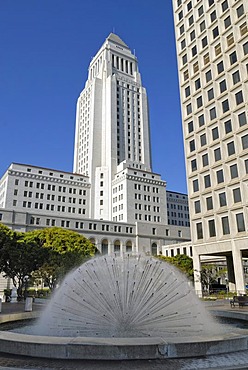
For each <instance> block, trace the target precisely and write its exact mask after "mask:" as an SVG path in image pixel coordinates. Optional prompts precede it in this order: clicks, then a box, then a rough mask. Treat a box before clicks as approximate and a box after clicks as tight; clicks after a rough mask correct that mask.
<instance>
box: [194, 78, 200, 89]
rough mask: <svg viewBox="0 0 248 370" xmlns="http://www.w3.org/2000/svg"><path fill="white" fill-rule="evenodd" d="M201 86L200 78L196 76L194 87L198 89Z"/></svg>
mask: <svg viewBox="0 0 248 370" xmlns="http://www.w3.org/2000/svg"><path fill="white" fill-rule="evenodd" d="M200 88H201V80H200V79H199V78H198V79H197V80H195V89H196V90H198V89H200Z"/></svg>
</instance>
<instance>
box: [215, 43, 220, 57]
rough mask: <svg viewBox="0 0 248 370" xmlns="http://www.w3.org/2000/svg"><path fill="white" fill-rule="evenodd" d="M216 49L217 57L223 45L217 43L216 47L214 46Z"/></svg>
mask: <svg viewBox="0 0 248 370" xmlns="http://www.w3.org/2000/svg"><path fill="white" fill-rule="evenodd" d="M214 50H215V56H216V57H217V56H218V55H220V54H221V45H220V44H217V45H216V46H215V47H214Z"/></svg>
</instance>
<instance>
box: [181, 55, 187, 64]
mask: <svg viewBox="0 0 248 370" xmlns="http://www.w3.org/2000/svg"><path fill="white" fill-rule="evenodd" d="M182 62H183V64H186V63H187V54H185V55H183V57H182Z"/></svg>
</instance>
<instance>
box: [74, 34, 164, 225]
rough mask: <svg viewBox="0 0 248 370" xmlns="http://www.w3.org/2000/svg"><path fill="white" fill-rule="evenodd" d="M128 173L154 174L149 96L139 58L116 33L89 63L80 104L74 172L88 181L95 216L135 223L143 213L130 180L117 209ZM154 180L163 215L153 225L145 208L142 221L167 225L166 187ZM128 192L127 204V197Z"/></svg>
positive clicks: (90, 211)
mask: <svg viewBox="0 0 248 370" xmlns="http://www.w3.org/2000/svg"><path fill="white" fill-rule="evenodd" d="M129 169H135V171H136V172H137V173H139V175H140V176H141V177H144V178H145V177H146V178H148V177H149V176H150V175H149V173H151V176H152V175H153V174H152V166H151V150H150V127H149V114H148V102H147V94H146V90H145V88H144V87H143V86H142V82H141V76H140V73H139V71H138V63H137V58H136V57H135V55H133V54H132V53H131V51H130V49H129V47H128V46H127V45H126V44H125V43H124V42H123V41H122V40H121V39H120V38H119V37H118V36H117V35H115V34H113V33H111V34H110V35H109V36H108V37H107V39H106V40H105V42H104V43H103V45H102V47H101V48H100V50H99V51H98V52H97V54H96V56H95V57H94V58H93V59H92V61H91V63H90V66H89V74H88V80H87V81H86V84H85V88H84V89H83V91H82V92H81V94H80V96H79V98H78V102H77V113H76V132H75V148H74V172H75V173H79V174H83V175H85V176H88V177H89V181H90V183H91V190H90V192H91V195H90V204H89V215H90V217H92V218H94V219H102V220H115V221H116V220H117V221H118V220H119V221H126V222H133V221H134V220H135V217H136V216H135V215H136V214H137V213H138V212H136V211H135V209H134V208H133V206H134V203H137V201H136V200H135V198H134V196H135V191H134V190H135V189H134V186H135V183H134V185H131V176H129V178H128V181H124V179H123V183H122V184H121V186H123V190H124V191H123V193H122V195H123V202H120V203H119V204H118V205H117V204H116V185H115V184H116V183H118V182H119V181H118V177H119V174H120V173H121V172H122V171H124V172H126V173H128V172H130V170H129ZM135 171H132V170H131V172H135ZM142 171H143V173H142V174H141V172H142ZM137 176H138V175H137ZM137 176H136V177H137ZM154 176H155V177H156V183H157V185H158V186H157V189H158V192H157V197H159V203H161V202H162V204H161V207H160V213H161V215H160V216H158V217H154V216H157V211H154V212H155V213H156V214H154V215H152V217H151V220H149V217H147V216H148V213H146V212H145V209H144V206H143V205H142V212H139V213H138V220H140V221H148V222H149V221H150V222H158V223H159V222H165V221H166V209H165V207H166V203H165V182H164V181H161V179H160V178H159V179H158V177H159V175H158V174H154ZM122 178H123V176H122ZM126 179H127V177H126ZM136 180H137V181H139V180H138V179H137V178H136V179H135V180H134V182H135V181H136ZM158 182H159V184H158ZM132 187H133V189H131V188H132ZM118 189H119V188H118ZM127 190H128V198H129V199H128V201H127V196H125V194H124V193H125V191H127ZM132 195H133V196H132ZM140 196H141V197H143V195H140ZM140 200H143V199H140ZM155 203H157V202H155ZM164 204H165V207H164ZM153 206H155V205H153V204H152V209H153ZM156 206H159V205H158V204H156ZM152 212H153V211H152ZM139 217H141V219H140V218H139Z"/></svg>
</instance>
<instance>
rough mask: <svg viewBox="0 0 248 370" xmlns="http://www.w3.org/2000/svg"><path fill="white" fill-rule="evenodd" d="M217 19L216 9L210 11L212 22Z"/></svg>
mask: <svg viewBox="0 0 248 370" xmlns="http://www.w3.org/2000/svg"><path fill="white" fill-rule="evenodd" d="M215 19H216V11H215V10H214V11H213V12H212V13H210V20H211V22H213V21H215Z"/></svg>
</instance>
